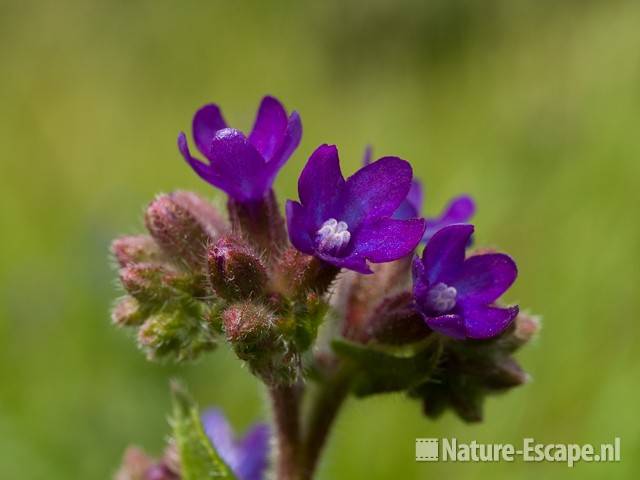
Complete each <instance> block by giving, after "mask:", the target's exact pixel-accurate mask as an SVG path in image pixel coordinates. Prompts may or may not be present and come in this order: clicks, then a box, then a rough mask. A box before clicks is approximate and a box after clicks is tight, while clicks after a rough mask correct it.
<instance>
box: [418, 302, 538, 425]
mask: <svg viewBox="0 0 640 480" xmlns="http://www.w3.org/2000/svg"><path fill="white" fill-rule="evenodd" d="M539 328H540V323H539V320H538V318H536V317H532V316H530V315H527V314H524V313H520V314H519V315H518V316H517V317H516V319H515V322H514V323H513V324H512V325H511V326H510V327H509V329H508V330H506V331H505V332H503V333H502V335H500V336H499V337H497V338H494V339H491V340H482V341H472V340H467V341H464V342H448V343H447V345H446V346H445V347H444V352H443V355H442V361H441V362H440V365H439V367H438V369H437V371H436V372H435V374H434V376H433V378H431V379H430V380H429V381H428V382H425V383H424V384H422V385H419V386H417V387H415V388H414V389H412V390H411V391H410V392H409V395H410V396H412V397H415V398H418V399H420V400H421V401H422V405H423V410H424V413H425V415H427V416H428V417H430V418H436V417H438V416H440V415H441V414H442V413H443V412H444V411H445V410H447V409H452V410H453V411H454V412H455V413H456V414H457V415H458V416H459V417H460V418H461V419H463V420H464V421H466V422H479V421H481V420H482V418H483V404H484V400H485V398H486V397H487V396H488V395H495V394H499V393H504V392H506V391H508V390H510V389H512V388H514V387H518V386H520V385H523V384H525V383H526V382H527V381H528V380H529V375H528V374H527V373H525V371H524V370H523V369H522V367H520V365H519V364H518V362H517V361H516V360H515V359H514V358H513V356H512V354H513V353H515V352H516V351H517V350H519V349H520V348H521V347H522V346H524V345H525V344H527V343H528V342H530V341H531V339H532V338H534V336H535V334H536V333H537V331H538V330H539Z"/></svg>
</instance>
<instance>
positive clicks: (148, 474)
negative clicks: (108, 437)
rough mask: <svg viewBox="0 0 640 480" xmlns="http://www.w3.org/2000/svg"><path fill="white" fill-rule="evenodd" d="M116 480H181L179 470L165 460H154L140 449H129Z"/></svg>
mask: <svg viewBox="0 0 640 480" xmlns="http://www.w3.org/2000/svg"><path fill="white" fill-rule="evenodd" d="M114 478H115V480H179V479H180V474H179V472H178V470H177V469H175V468H174V467H172V466H171V465H169V464H168V463H167V462H166V461H165V459H161V460H154V459H153V458H151V457H150V456H148V455H147V454H146V453H145V452H144V451H142V450H141V449H139V448H138V447H129V448H127V451H126V452H125V454H124V458H123V460H122V466H121V467H120V470H119V471H118V472H117V473H116V475H115V477H114Z"/></svg>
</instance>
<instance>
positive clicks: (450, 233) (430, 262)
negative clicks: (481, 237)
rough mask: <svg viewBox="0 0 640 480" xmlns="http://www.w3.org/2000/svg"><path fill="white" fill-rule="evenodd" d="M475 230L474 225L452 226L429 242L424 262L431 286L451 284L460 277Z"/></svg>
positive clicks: (444, 229)
mask: <svg viewBox="0 0 640 480" xmlns="http://www.w3.org/2000/svg"><path fill="white" fill-rule="evenodd" d="M473 229H474V228H473V225H450V226H448V227H445V228H443V229H441V230H440V231H438V232H437V233H436V234H435V235H434V236H433V238H432V239H431V240H430V241H429V243H428V244H427V247H426V249H425V251H424V256H423V259H422V261H423V263H424V266H425V269H426V272H427V277H428V282H429V283H430V284H432V285H433V284H436V283H438V282H439V281H442V282H445V283H449V282H450V281H451V279H453V278H457V277H458V274H459V272H460V269H461V268H462V264H463V262H464V257H465V248H466V246H467V243H468V241H469V238H470V237H471V235H472V234H473Z"/></svg>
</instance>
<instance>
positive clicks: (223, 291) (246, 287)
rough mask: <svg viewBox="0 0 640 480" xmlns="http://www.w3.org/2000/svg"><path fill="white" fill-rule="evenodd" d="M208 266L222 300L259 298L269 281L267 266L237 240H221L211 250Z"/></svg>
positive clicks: (211, 279)
mask: <svg viewBox="0 0 640 480" xmlns="http://www.w3.org/2000/svg"><path fill="white" fill-rule="evenodd" d="M207 264H208V269H209V282H210V284H211V287H212V288H213V290H214V291H215V292H216V293H217V294H218V296H220V297H221V298H224V299H226V300H232V301H233V300H242V299H248V298H257V297H260V296H262V294H263V293H264V291H265V286H266V284H267V280H268V278H267V271H266V268H265V266H264V264H263V263H262V261H261V260H260V258H259V257H258V256H257V255H256V254H255V253H254V252H253V251H252V249H251V248H250V247H249V246H248V245H246V244H244V243H242V242H241V241H239V240H238V239H235V238H231V237H222V238H220V239H219V240H218V241H217V242H216V243H215V245H213V246H212V247H210V248H209V252H208V255H207Z"/></svg>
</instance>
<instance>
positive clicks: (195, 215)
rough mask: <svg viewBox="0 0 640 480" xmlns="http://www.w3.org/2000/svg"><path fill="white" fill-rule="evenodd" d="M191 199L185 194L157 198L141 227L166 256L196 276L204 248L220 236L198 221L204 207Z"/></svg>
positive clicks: (202, 258) (190, 196)
mask: <svg viewBox="0 0 640 480" xmlns="http://www.w3.org/2000/svg"><path fill="white" fill-rule="evenodd" d="M194 197H195V196H193V194H187V193H185V192H176V193H172V194H169V195H160V196H159V197H158V198H156V199H155V200H154V201H153V202H152V203H151V205H149V207H148V208H147V212H146V215H145V223H146V225H147V229H148V230H149V233H151V236H152V237H153V238H154V240H155V241H156V242H157V243H158V245H159V246H160V248H161V249H162V250H163V251H164V252H165V253H166V254H167V255H169V256H170V257H171V258H172V259H173V260H174V261H175V262H177V263H179V264H182V265H186V266H188V267H189V268H192V269H194V270H196V271H198V272H199V271H201V270H202V269H203V268H204V262H205V258H206V249H207V245H208V244H209V243H211V241H212V239H214V238H215V237H216V236H217V235H218V234H219V233H220V232H219V230H216V229H215V228H214V227H213V225H212V224H211V222H209V221H206V222H205V221H203V220H202V219H201V218H202V217H203V216H204V214H203V212H202V210H203V209H204V207H203V205H202V203H198V202H199V201H196V200H195V199H196V198H197V197H195V198H194ZM194 204H196V205H197V206H194ZM210 208H211V209H212V210H214V209H213V207H212V206H211V207H210ZM207 218H209V217H207ZM209 220H210V219H209Z"/></svg>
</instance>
